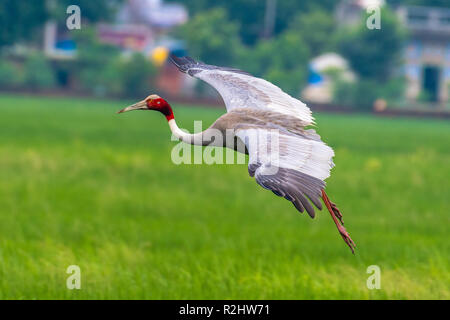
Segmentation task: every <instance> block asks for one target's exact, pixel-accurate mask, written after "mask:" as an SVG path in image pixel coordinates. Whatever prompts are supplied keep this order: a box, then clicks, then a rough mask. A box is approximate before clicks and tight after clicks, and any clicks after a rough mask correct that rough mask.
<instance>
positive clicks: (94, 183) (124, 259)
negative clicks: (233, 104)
mask: <svg viewBox="0 0 450 320" xmlns="http://www.w3.org/2000/svg"><path fill="white" fill-rule="evenodd" d="M69 5H78V6H79V8H80V10H81V29H79V30H78V29H73V30H69V29H68V27H67V24H66V22H67V19H68V18H69V17H71V15H72V14H73V12H70V13H67V11H66V10H67V8H68V6H69ZM374 6H375V7H379V8H380V12H381V16H380V18H381V29H373V30H371V29H369V28H368V27H367V19H370V17H371V16H372V15H373V14H374V13H373V11H370V10H369V13H368V12H367V9H368V8H373V7H374ZM71 21H72V20H71ZM170 53H173V54H176V55H180V56H181V55H190V56H192V57H193V58H195V59H199V60H202V61H204V62H206V63H208V64H216V65H221V66H230V67H235V68H241V69H243V70H245V71H248V72H250V73H252V74H254V75H256V76H260V77H263V78H265V79H267V80H269V81H271V82H273V83H275V84H276V85H278V86H280V87H281V88H282V89H283V90H284V91H286V92H288V93H290V94H291V95H292V96H294V97H296V98H299V99H301V100H302V101H305V102H307V103H308V105H309V106H310V107H311V109H312V111H313V112H314V116H315V118H316V122H317V128H316V130H317V131H318V133H320V135H321V136H322V139H323V140H324V141H326V143H327V144H329V145H330V146H332V147H333V149H334V150H335V153H336V157H335V158H334V162H335V163H336V167H335V168H334V169H333V171H332V174H331V177H330V178H329V179H328V180H327V193H328V194H329V196H330V198H331V200H332V201H333V202H335V203H336V204H337V205H338V206H339V208H340V209H341V211H342V212H343V214H344V219H345V222H346V228H347V230H348V231H349V232H350V234H351V236H352V238H353V240H354V241H355V242H356V243H357V245H358V248H357V251H356V255H355V256H353V255H351V253H350V251H349V250H348V248H347V247H346V246H345V244H344V242H343V241H342V239H341V238H340V236H339V234H338V233H337V231H336V229H335V226H334V224H333V222H332V220H331V219H330V217H329V216H328V214H327V213H326V212H320V213H319V214H317V215H316V218H315V219H314V220H311V219H310V218H309V217H308V216H305V215H299V214H298V212H296V210H295V209H294V208H293V206H292V205H291V203H289V202H288V201H285V200H284V199H280V198H278V197H275V196H274V195H273V194H272V193H270V192H267V190H264V189H263V188H260V187H259V186H258V185H257V184H256V183H255V181H254V180H253V179H252V178H250V177H248V173H247V166H246V165H245V164H244V165H237V164H236V165H218V164H214V165H206V164H199V165H175V164H174V163H173V162H172V161H171V152H172V148H173V147H174V146H175V144H176V142H173V141H170V132H169V129H168V127H167V124H166V121H165V120H164V119H163V118H162V117H161V116H160V115H158V114H154V113H152V112H145V113H144V112H136V113H133V112H132V113H130V114H128V113H127V114H123V115H116V114H115V111H117V110H119V109H121V108H123V107H124V106H126V105H128V104H130V103H133V102H136V101H138V100H142V99H143V98H145V97H146V96H147V95H149V94H152V93H157V94H159V95H161V96H162V97H164V98H165V99H166V100H168V101H169V103H171V104H172V106H173V109H174V112H175V116H176V118H177V122H178V124H179V125H180V127H184V128H187V129H188V130H190V131H191V132H192V129H193V122H194V121H195V120H202V121H203V128H206V127H207V126H208V125H210V124H211V123H213V122H214V121H215V120H216V119H217V118H218V117H219V116H220V115H221V114H223V113H224V112H225V108H224V106H223V105H222V102H221V99H220V97H219V96H218V95H217V93H216V92H215V91H214V90H213V89H212V88H210V87H209V86H208V85H206V84H203V83H201V82H199V81H196V79H193V78H190V77H188V76H186V75H184V74H182V73H180V72H178V70H177V69H176V68H175V67H174V66H173V65H172V64H171V63H170V62H168V56H169V54H170ZM0 55H1V59H0V221H1V223H0V261H1V263H0V299H55V298H56V299H183V298H184V299H449V298H450V290H449V288H450V241H449V237H448V230H449V228H448V227H449V222H450V218H449V214H448V212H449V210H450V204H449V189H450V180H449V177H450V166H449V163H450V148H449V146H450V125H449V122H448V121H449V119H448V118H449V117H450V2H449V1H448V0H390V1H389V0H386V1H382V0H372V1H370V0H347V1H335V0H310V1H306V0H304V1H303V0H302V1H298V0H240V1H239V0H227V1H207V0H186V1H181V0H173V1H169V0H164V1H163V0H96V1H91V0H78V1H75V0H46V1H44V0H33V1H17V0H2V1H0ZM69 265H78V266H79V267H80V269H81V275H82V278H81V279H82V280H81V281H82V282H81V289H80V290H69V289H68V288H67V287H66V278H67V277H68V276H69V275H68V274H67V273H66V269H67V267H68V266H69ZM370 265H378V266H379V267H380V268H381V289H380V290H370V289H369V288H368V287H367V286H366V280H367V277H368V276H369V274H367V272H366V270H367V267H368V266H370Z"/></svg>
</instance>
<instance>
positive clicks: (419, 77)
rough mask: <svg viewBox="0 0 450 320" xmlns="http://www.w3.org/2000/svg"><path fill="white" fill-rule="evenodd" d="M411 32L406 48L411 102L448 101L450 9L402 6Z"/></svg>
mask: <svg viewBox="0 0 450 320" xmlns="http://www.w3.org/2000/svg"><path fill="white" fill-rule="evenodd" d="M398 13H399V17H400V18H401V20H402V21H403V23H404V25H405V26H406V27H407V29H408V31H409V34H410V36H409V40H408V43H407V44H406V49H405V56H404V60H405V75H406V79H407V81H408V87H407V92H406V96H407V98H408V99H411V100H417V99H419V98H420V99H425V100H430V101H437V102H446V101H448V99H449V90H450V9H446V8H432V7H413V6H410V7H400V8H399V9H398Z"/></svg>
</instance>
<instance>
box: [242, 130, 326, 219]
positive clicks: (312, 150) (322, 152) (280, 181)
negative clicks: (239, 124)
mask: <svg viewBox="0 0 450 320" xmlns="http://www.w3.org/2000/svg"><path fill="white" fill-rule="evenodd" d="M236 135H237V136H238V137H239V138H240V139H241V140H242V141H243V142H244V144H245V145H246V147H247V150H248V153H249V165H248V170H249V174H250V176H252V177H253V176H254V177H255V179H256V182H257V183H258V184H259V185H261V186H262V187H264V188H266V189H269V190H272V191H273V193H275V194H276V195H278V196H281V197H284V198H286V199H287V200H289V201H292V203H293V204H294V206H295V207H296V208H297V209H298V210H299V211H300V212H303V211H304V209H306V211H307V212H308V214H309V215H310V216H311V217H314V208H313V207H312V205H311V203H310V202H309V201H308V200H307V198H309V199H310V200H311V201H312V202H313V203H314V204H315V205H316V206H317V207H318V208H319V209H322V205H321V202H320V197H321V194H322V190H323V189H324V188H325V182H324V180H325V179H326V178H328V177H329V175H330V170H331V168H332V167H333V166H334V164H333V161H332V158H333V156H334V151H333V149H331V148H330V147H329V146H327V145H326V144H325V143H323V142H322V141H321V140H320V138H319V137H318V135H317V134H315V132H313V131H311V132H310V133H309V136H310V137H308V135H306V136H305V137H301V136H298V135H295V134H291V133H289V132H280V131H279V130H267V129H265V128H251V129H240V130H237V132H236Z"/></svg>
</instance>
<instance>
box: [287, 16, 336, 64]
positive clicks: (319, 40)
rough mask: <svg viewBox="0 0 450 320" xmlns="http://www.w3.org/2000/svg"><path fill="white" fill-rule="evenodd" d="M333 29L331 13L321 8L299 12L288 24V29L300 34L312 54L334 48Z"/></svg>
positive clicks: (334, 27) (333, 22) (333, 23)
mask: <svg viewBox="0 0 450 320" xmlns="http://www.w3.org/2000/svg"><path fill="white" fill-rule="evenodd" d="M335 29H336V23H335V21H334V17H333V15H332V14H331V13H328V12H326V11H323V10H314V11H312V12H311V13H309V14H300V15H298V16H297V17H295V19H294V20H293V21H292V22H291V23H290V24H289V30H292V31H293V32H299V33H301V34H302V37H303V44H304V45H305V46H307V47H308V48H309V50H310V52H311V55H312V56H317V55H319V54H321V53H324V52H327V51H330V50H333V49H334V48H335V46H336V37H335V34H336V32H335Z"/></svg>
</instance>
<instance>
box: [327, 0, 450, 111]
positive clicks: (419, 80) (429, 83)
mask: <svg viewBox="0 0 450 320" xmlns="http://www.w3.org/2000/svg"><path fill="white" fill-rule="evenodd" d="M382 5H384V1H381V0H345V1H341V2H340V3H339V5H338V6H337V8H336V18H337V20H338V22H339V23H340V24H344V25H352V24H356V23H358V22H360V21H361V15H362V13H363V12H365V11H366V10H367V9H368V8H371V7H372V8H373V7H374V6H382ZM396 12H397V14H398V17H399V18H400V20H401V21H402V23H403V25H404V26H405V28H406V29H407V31H408V35H409V36H408V40H407V42H406V43H405V51H404V56H403V63H404V65H403V68H402V69H403V71H404V75H405V78H406V81H407V87H406V93H405V95H406V98H407V99H409V100H410V101H418V100H425V101H432V102H433V101H434V102H448V101H449V95H450V93H449V91H450V9H448V8H437V7H423V6H399V7H397V8H396ZM381 24H383V19H382V17H381Z"/></svg>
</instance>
